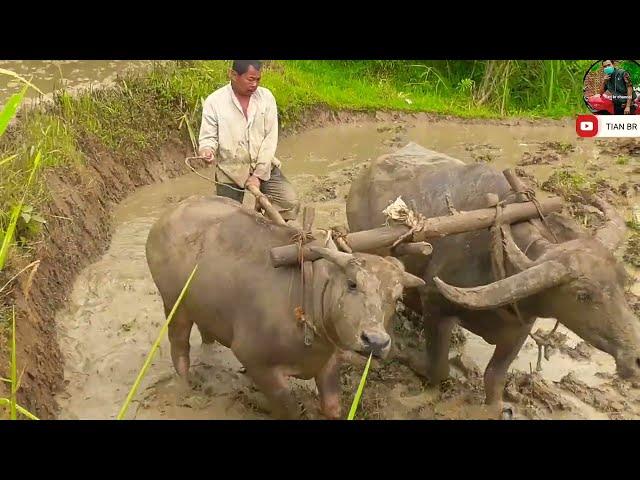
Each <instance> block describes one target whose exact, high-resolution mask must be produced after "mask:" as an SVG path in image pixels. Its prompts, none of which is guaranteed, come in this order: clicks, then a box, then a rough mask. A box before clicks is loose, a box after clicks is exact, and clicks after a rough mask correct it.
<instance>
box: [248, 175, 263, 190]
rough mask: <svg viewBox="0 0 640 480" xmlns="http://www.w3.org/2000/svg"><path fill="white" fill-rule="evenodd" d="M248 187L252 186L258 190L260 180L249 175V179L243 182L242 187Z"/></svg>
mask: <svg viewBox="0 0 640 480" xmlns="http://www.w3.org/2000/svg"><path fill="white" fill-rule="evenodd" d="M250 185H253V186H255V187H256V188H260V179H259V178H258V177H256V176H255V175H251V176H250V177H249V178H247V181H246V182H245V184H244V186H245V187H248V186H250Z"/></svg>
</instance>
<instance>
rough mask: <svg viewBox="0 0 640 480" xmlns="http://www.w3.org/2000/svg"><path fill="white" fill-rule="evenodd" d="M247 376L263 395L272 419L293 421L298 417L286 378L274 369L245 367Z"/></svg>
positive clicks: (296, 404)
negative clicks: (269, 407) (270, 410)
mask: <svg viewBox="0 0 640 480" xmlns="http://www.w3.org/2000/svg"><path fill="white" fill-rule="evenodd" d="M247 374H248V375H249V376H250V377H251V378H252V379H253V381H254V382H255V384H256V385H257V387H258V388H259V389H260V391H262V393H264V394H265V396H266V397H267V400H269V404H270V405H271V408H272V415H273V417H275V418H277V419H281V420H294V419H297V418H299V417H300V414H299V410H298V402H296V400H295V398H294V396H293V394H292V393H291V390H290V389H289V385H288V383H287V377H286V376H285V375H284V374H282V373H281V372H280V371H278V370H276V369H274V368H269V369H265V368H251V367H250V366H248V367H247Z"/></svg>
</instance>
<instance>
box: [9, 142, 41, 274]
mask: <svg viewBox="0 0 640 480" xmlns="http://www.w3.org/2000/svg"><path fill="white" fill-rule="evenodd" d="M41 158H42V156H41V154H40V152H38V153H37V154H36V158H35V159H34V160H33V168H32V169H31V173H30V174H29V180H28V181H27V184H26V185H25V187H24V193H23V194H22V199H21V200H20V203H19V204H18V205H17V206H15V207H14V208H13V210H12V212H11V218H10V220H9V226H8V227H7V231H6V232H5V234H4V238H3V239H2V245H1V246H0V271H2V269H3V268H4V264H5V262H6V260H7V256H8V255H9V247H11V244H12V243H13V235H14V234H15V231H16V225H17V224H18V218H19V217H20V212H21V211H22V205H23V204H24V199H25V196H26V194H27V192H28V191H29V186H30V185H31V181H32V180H33V176H34V174H35V172H36V170H37V169H38V167H39V166H40V160H41Z"/></svg>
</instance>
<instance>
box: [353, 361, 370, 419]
mask: <svg viewBox="0 0 640 480" xmlns="http://www.w3.org/2000/svg"><path fill="white" fill-rule="evenodd" d="M372 355H373V354H369V358H368V360H367V364H366V365H365V367H364V372H362V377H361V378H360V383H359V385H358V390H357V391H356V395H355V397H353V403H352V404H351V408H350V409H349V415H348V416H347V420H353V419H354V418H355V416H356V411H357V409H358V404H359V403H360V398H361V397H362V391H363V390H364V386H365V384H366V383H367V375H368V374H369V366H370V365H371V357H372Z"/></svg>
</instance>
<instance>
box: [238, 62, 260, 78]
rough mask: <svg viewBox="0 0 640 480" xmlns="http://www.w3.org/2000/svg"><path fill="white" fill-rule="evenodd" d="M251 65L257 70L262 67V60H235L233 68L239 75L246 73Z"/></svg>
mask: <svg viewBox="0 0 640 480" xmlns="http://www.w3.org/2000/svg"><path fill="white" fill-rule="evenodd" d="M249 67H253V68H255V69H256V70H260V69H261V68H262V62H261V61H260V60H234V61H233V65H232V66H231V69H232V70H233V71H234V72H236V73H237V74H238V75H244V74H245V73H247V70H249Z"/></svg>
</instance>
